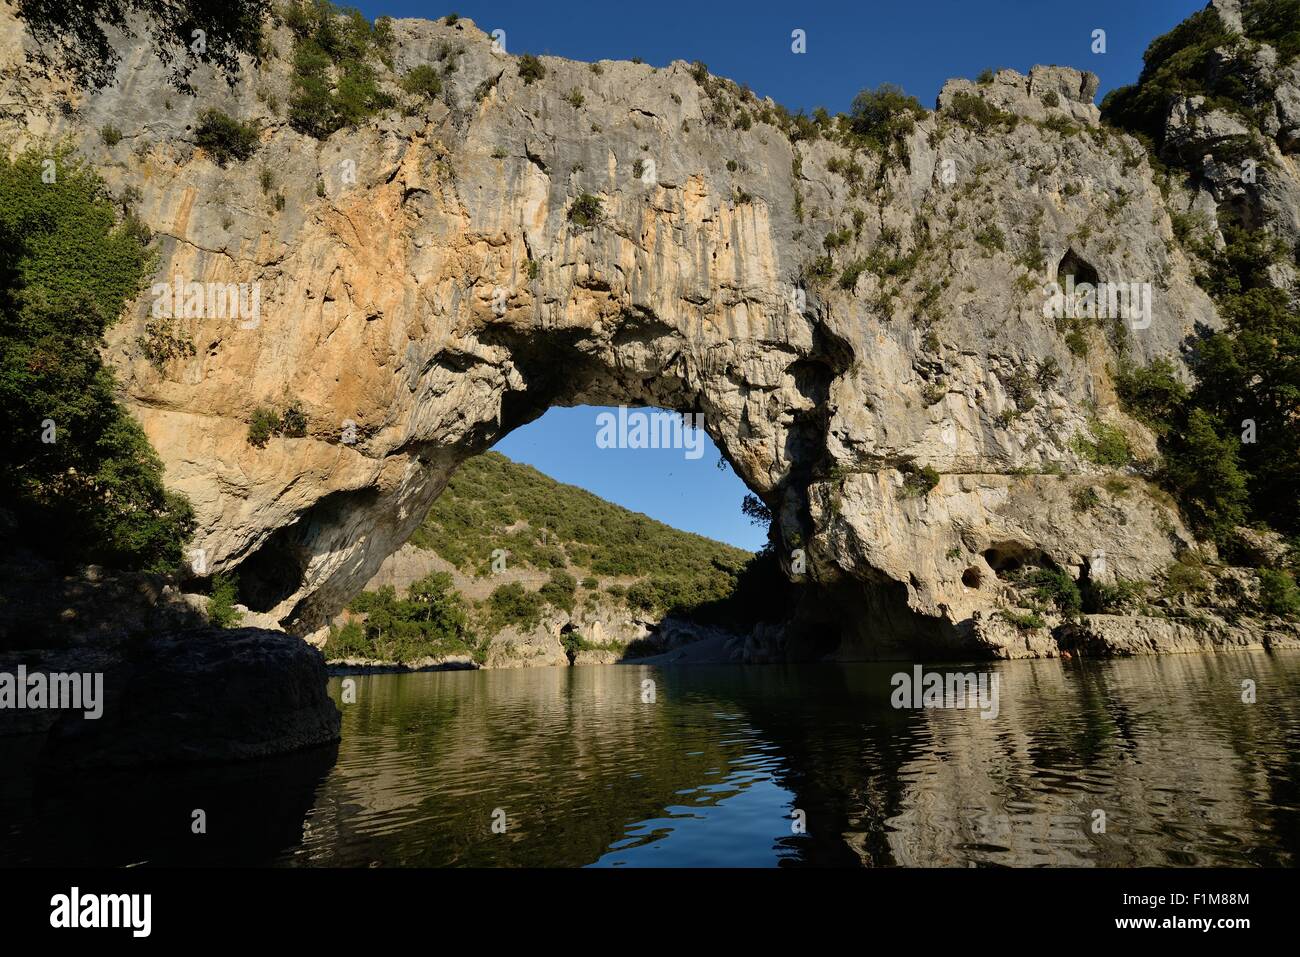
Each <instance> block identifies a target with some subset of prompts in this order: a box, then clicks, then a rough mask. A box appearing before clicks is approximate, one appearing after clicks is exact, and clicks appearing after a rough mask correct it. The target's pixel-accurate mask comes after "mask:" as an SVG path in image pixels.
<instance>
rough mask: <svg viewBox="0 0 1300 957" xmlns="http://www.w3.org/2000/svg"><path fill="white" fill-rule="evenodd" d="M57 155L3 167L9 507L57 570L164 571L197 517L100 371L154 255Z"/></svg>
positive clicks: (3, 469) (1, 427)
mask: <svg viewBox="0 0 1300 957" xmlns="http://www.w3.org/2000/svg"><path fill="white" fill-rule="evenodd" d="M52 152H53V155H52V156H51V157H49V161H51V162H52V164H53V165H52V166H47V165H46V162H47V158H46V157H45V156H44V155H43V154H42V153H41V152H38V151H36V150H35V149H31V150H28V151H27V152H25V153H22V154H20V155H19V156H17V157H16V158H14V159H12V160H10V159H6V158H4V157H0V356H3V359H2V360H0V461H3V465H2V466H0V494H3V495H4V496H5V499H6V501H7V502H8V503H9V504H10V507H11V508H12V509H13V511H14V514H15V518H16V519H17V522H18V525H19V527H20V529H21V530H22V531H23V532H25V535H24V537H25V538H26V540H27V541H29V542H31V543H33V546H34V547H36V548H37V549H39V550H41V551H44V552H45V553H47V554H48V555H50V557H52V558H56V559H59V560H62V561H68V562H77V561H93V562H99V563H103V564H106V565H109V566H111V567H114V568H122V569H144V570H149V571H158V572H161V571H168V570H171V569H174V568H175V567H176V566H177V565H178V564H179V563H180V561H181V558H182V553H183V547H184V544H185V542H186V541H187V540H188V538H189V536H190V534H191V532H192V531H193V527H194V518H193V512H192V510H191V509H190V506H189V503H188V502H186V501H185V499H184V498H183V497H181V496H179V495H175V494H173V493H171V492H168V491H167V490H166V489H165V487H164V486H163V482H162V477H163V465H162V462H161V461H160V460H159V458H158V455H157V453H156V452H154V450H153V448H152V447H151V446H150V445H149V441H148V439H147V438H146V437H145V434H144V432H143V430H141V428H140V426H139V425H138V424H137V423H136V421H135V420H134V419H132V418H131V417H130V416H129V415H128V414H127V413H126V411H125V410H124V409H123V408H122V407H121V406H120V405H119V404H118V403H117V400H116V396H115V392H116V383H115V380H114V376H113V373H112V370H111V369H109V368H107V367H105V366H104V364H103V363H102V361H101V359H100V348H101V347H102V345H103V335H104V330H105V329H106V328H107V327H108V326H109V325H111V324H112V323H114V322H116V321H117V320H118V318H119V316H120V315H121V314H122V311H123V309H124V307H125V305H126V303H127V301H128V300H129V299H131V298H133V297H134V296H135V295H136V293H137V292H138V291H139V290H140V288H141V286H142V284H143V281H144V277H145V275H146V274H147V272H148V270H149V265H150V263H151V261H152V253H151V252H150V250H149V248H148V245H147V241H146V235H145V231H144V230H143V228H142V227H141V226H140V225H139V224H138V223H136V222H135V221H133V220H132V219H130V218H129V217H128V218H126V219H124V220H122V221H120V222H119V221H118V220H117V207H116V204H115V203H113V202H112V201H111V199H110V197H109V196H108V194H107V192H106V191H105V189H104V185H103V183H102V181H101V180H100V179H99V177H98V176H97V175H96V174H95V173H94V172H93V170H91V169H89V168H88V167H86V166H85V165H84V164H83V163H82V162H81V161H80V160H78V159H77V158H76V157H75V156H74V155H73V154H72V153H71V152H70V151H69V150H67V149H60V150H54V151H52ZM50 169H52V170H54V171H55V174H56V175H55V176H54V178H53V181H47V180H48V177H43V176H42V173H43V172H47V171H48V170H50Z"/></svg>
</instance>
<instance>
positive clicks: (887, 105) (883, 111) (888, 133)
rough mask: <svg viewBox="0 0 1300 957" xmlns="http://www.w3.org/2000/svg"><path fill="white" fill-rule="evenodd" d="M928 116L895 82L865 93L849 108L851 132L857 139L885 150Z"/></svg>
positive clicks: (856, 97)
mask: <svg viewBox="0 0 1300 957" xmlns="http://www.w3.org/2000/svg"><path fill="white" fill-rule="evenodd" d="M923 116H925V107H923V106H922V105H921V103H920V101H919V100H918V99H917V98H916V97H914V96H909V95H908V94H907V93H905V92H903V89H902V88H901V87H898V86H895V85H894V84H892V83H882V84H880V85H879V86H878V87H876V88H875V89H874V90H862V91H860V92H859V93H858V95H857V96H855V97H854V98H853V105H852V106H851V107H850V108H849V129H850V130H851V131H852V132H853V134H854V135H855V136H857V137H860V138H861V139H863V140H866V141H867V142H869V143H871V144H872V145H875V146H878V147H883V146H887V145H889V144H890V143H891V142H893V141H894V140H897V139H900V138H902V137H904V136H906V135H907V134H909V133H911V132H912V130H913V129H915V128H916V121H917V120H918V119H920V118H921V117H923Z"/></svg>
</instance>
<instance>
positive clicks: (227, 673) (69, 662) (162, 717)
mask: <svg viewBox="0 0 1300 957" xmlns="http://www.w3.org/2000/svg"><path fill="white" fill-rule="evenodd" d="M0 674H7V675H14V676H18V675H23V676H25V677H27V679H28V680H29V681H32V682H35V681H37V680H38V679H37V678H36V677H35V676H40V678H39V680H40V681H41V682H42V683H44V684H45V685H46V686H47V689H48V690H47V696H46V698H44V699H43V700H41V702H40V705H41V706H40V707H25V708H21V707H20V708H15V707H5V708H0V738H11V737H31V738H33V739H41V740H42V743H41V744H40V746H39V749H38V752H37V756H36V764H37V766H39V767H40V768H41V769H42V770H45V771H48V772H50V773H57V774H62V773H76V772H80V771H86V770H96V769H105V768H132V767H147V766H153V765H186V764H209V763H219V762H225V761H244V760H249V759H253V758H263V757H269V756H273V755H278V754H285V753H288V752H292V751H300V750H304V749H307V748H312V747H316V746H319V745H328V744H331V743H334V742H337V741H338V740H339V735H340V726H341V720H342V715H341V714H340V712H339V710H338V708H337V707H336V706H335V704H334V702H333V701H332V700H331V699H330V697H329V695H328V693H327V690H326V682H327V675H326V671H325V659H324V657H323V656H322V655H321V653H320V652H319V651H317V650H316V649H314V648H312V647H310V646H309V645H307V644H306V643H305V642H303V641H302V640H301V639H299V638H295V637H294V636H292V635H287V634H284V633H283V632H274V631H265V630H262V629H257V628H238V629H232V630H222V629H217V628H205V629H197V630H187V631H177V632H165V633H160V634H155V635H150V636H147V637H141V638H136V639H129V640H123V641H119V642H114V643H112V644H109V645H103V646H94V647H89V646H81V647H73V648H64V649H54V650H46V651H41V650H29V651H21V652H6V653H3V654H0ZM55 676H62V677H60V678H59V679H58V680H59V682H61V683H63V684H68V683H70V682H74V681H76V680H78V679H80V678H82V677H83V676H84V677H85V678H86V680H87V681H90V680H91V679H94V680H95V681H96V682H97V684H98V686H99V687H101V688H102V700H100V701H98V702H96V704H97V709H96V710H98V711H99V714H98V715H97V716H96V717H87V713H86V709H85V708H84V707H83V706H79V707H75V708H70V707H67V706H66V705H67V702H66V701H64V702H60V701H58V700H55V697H54V695H53V691H52V689H53V688H54V686H55V683H56V678H55ZM60 703H62V704H63V705H64V706H63V707H58V706H57V705H59V704H60ZM81 704H82V705H84V702H82V703H81Z"/></svg>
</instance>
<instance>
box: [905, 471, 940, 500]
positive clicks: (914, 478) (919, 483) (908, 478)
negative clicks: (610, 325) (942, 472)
mask: <svg viewBox="0 0 1300 957" xmlns="http://www.w3.org/2000/svg"><path fill="white" fill-rule="evenodd" d="M902 472H903V489H902V491H901V492H900V494H901V495H902V497H903V498H915V497H918V496H922V495H929V494H930V492H931V491H932V490H933V489H934V487H935V486H936V485H938V484H939V473H938V472H936V471H935V470H934V469H933V468H932V467H931V466H929V465H921V466H918V465H914V464H912V463H910V462H909V463H908V464H907V465H905V466H903V468H902Z"/></svg>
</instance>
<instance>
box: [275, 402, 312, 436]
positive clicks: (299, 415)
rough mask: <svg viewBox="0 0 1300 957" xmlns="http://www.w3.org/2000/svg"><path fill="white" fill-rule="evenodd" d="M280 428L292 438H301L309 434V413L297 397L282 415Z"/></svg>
mask: <svg viewBox="0 0 1300 957" xmlns="http://www.w3.org/2000/svg"><path fill="white" fill-rule="evenodd" d="M280 430H281V431H282V432H283V433H284V434H285V435H286V436H288V437H289V438H291V439H299V438H302V437H303V436H304V435H306V434H307V413H306V412H304V411H303V409H302V404H301V403H300V402H299V401H298V400H297V399H294V400H293V401H292V402H290V403H289V407H288V408H287V409H285V410H284V414H283V415H281V416H280Z"/></svg>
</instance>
